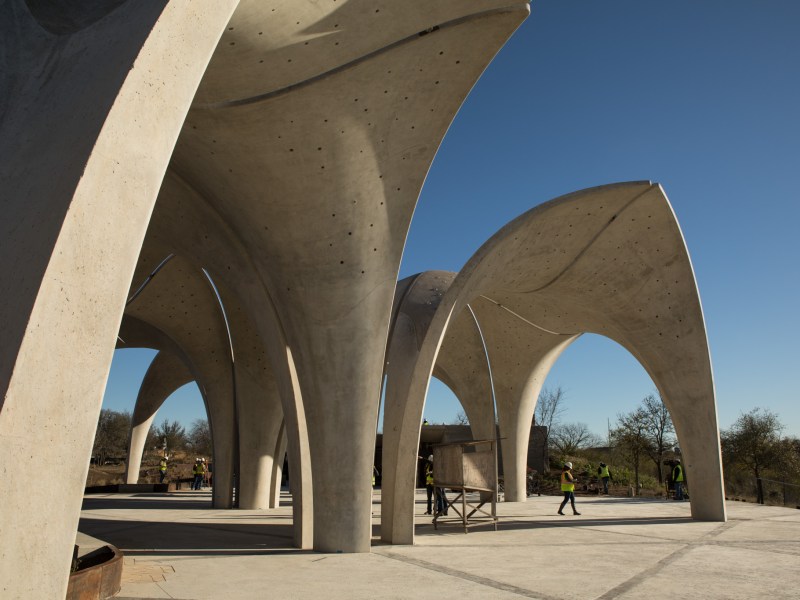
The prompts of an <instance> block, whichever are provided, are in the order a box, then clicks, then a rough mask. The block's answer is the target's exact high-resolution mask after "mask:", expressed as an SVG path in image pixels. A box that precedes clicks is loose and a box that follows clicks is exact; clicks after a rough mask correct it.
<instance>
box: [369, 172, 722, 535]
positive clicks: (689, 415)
mask: <svg viewBox="0 0 800 600" xmlns="http://www.w3.org/2000/svg"><path fill="white" fill-rule="evenodd" d="M401 283H402V284H403V285H402V288H400V289H399V291H398V302H399V306H398V308H397V309H396V310H395V321H394V323H393V328H392V337H391V339H390V344H389V353H388V355H387V363H388V366H387V383H386V408H385V419H384V426H383V429H384V446H383V456H384V465H383V468H384V482H386V481H387V479H388V480H389V485H390V487H389V488H388V489H387V488H386V487H384V499H383V502H384V511H383V522H382V537H383V539H384V540H385V541H389V542H393V543H412V542H413V507H412V504H411V502H410V501H409V497H411V496H413V487H414V477H415V473H416V469H415V468H414V465H413V461H414V460H415V455H416V447H417V444H418V441H419V431H420V423H421V420H422V411H423V407H424V402H425V394H426V392H427V386H428V381H429V379H430V377H431V375H432V374H435V373H436V372H437V368H439V369H440V367H437V365H438V364H439V363H440V362H442V363H443V364H453V363H458V362H459V359H461V360H463V359H464V358H467V357H468V356H469V355H470V354H471V353H474V352H476V351H477V350H478V347H477V344H476V343H475V342H474V341H473V342H472V343H470V342H469V340H468V339H467V337H465V334H464V328H463V326H461V327H459V326H458V323H459V322H461V321H462V320H463V315H464V313H466V312H469V314H470V316H474V318H475V320H476V323H478V324H479V327H480V331H481V333H482V337H483V342H484V343H485V346H486V353H487V356H488V361H489V364H490V365H491V373H492V380H493V384H494V395H495V402H496V405H497V411H498V422H499V426H500V436H501V438H504V441H503V444H504V445H503V448H504V452H503V455H504V472H505V477H506V485H507V488H506V489H507V492H506V493H507V494H509V499H510V500H512V501H516V500H524V499H525V495H524V473H525V457H526V455H527V452H526V450H527V440H528V431H529V430H530V426H531V420H532V417H533V412H534V409H535V403H536V399H537V398H538V395H539V391H540V389H541V386H542V383H543V382H544V379H545V377H546V376H547V373H548V372H549V371H550V368H551V367H552V365H553V364H554V362H555V361H556V360H557V358H558V357H559V355H560V354H561V353H562V352H563V350H564V349H565V348H566V347H567V346H568V345H569V344H570V343H572V341H574V340H575V339H576V338H577V336H579V335H580V334H582V333H585V332H589V333H596V334H599V335H603V336H606V337H608V338H610V339H612V340H614V341H616V342H618V343H619V344H621V345H622V346H623V347H625V348H626V349H627V350H628V351H629V352H631V354H633V355H634V356H635V357H636V358H637V359H638V360H639V362H640V363H641V364H642V365H643V366H644V368H645V369H646V370H647V372H648V373H649V374H650V376H651V378H652V379H653V382H654V383H655V385H656V386H657V387H658V389H659V391H660V393H661V395H662V398H663V400H664V403H665V404H666V406H667V408H668V409H669V411H670V414H671V416H672V419H673V422H674V424H675V429H676V433H677V435H678V440H679V442H680V445H681V449H682V452H683V455H684V457H685V467H686V470H687V473H689V474H690V476H691V477H692V481H693V486H692V504H691V510H692V515H693V517H694V518H696V519H706V520H723V521H724V520H725V518H726V517H725V505H724V489H723V482H722V461H721V455H720V446H719V431H718V425H717V416H716V400H715V395H714V382H713V376H712V371H711V361H710V356H709V351H708V343H707V339H706V334H705V323H704V319H703V312H702V308H701V305H700V299H699V295H698V292H697V285H696V282H695V279H694V273H693V271H692V266H691V262H690V260H689V255H688V252H687V250H686V245H685V243H684V240H683V235H682V234H681V231H680V228H679V226H678V223H677V221H676V219H675V215H674V214H673V211H672V208H671V206H670V204H669V202H668V200H667V198H666V196H665V195H664V193H663V191H662V189H661V188H660V186H658V185H654V184H651V183H649V182H633V183H623V184H615V185H609V186H604V187H599V188H592V189H589V190H584V191H581V192H576V193H574V194H570V195H568V196H564V197H562V198H558V199H556V200H553V201H551V202H548V203H546V204H542V205H540V206H537V207H536V208H534V209H532V210H531V211H529V212H527V213H525V214H524V215H522V216H521V217H519V218H517V219H515V220H514V221H512V222H511V223H509V224H508V225H507V226H506V227H504V228H503V229H501V230H500V231H499V232H498V233H497V234H495V235H494V236H493V237H492V238H491V239H490V240H489V241H487V242H486V244H484V246H483V247H481V249H480V250H479V251H478V252H477V253H476V254H475V255H474V256H473V257H472V258H471V259H470V261H469V262H468V263H467V264H466V266H465V267H464V269H463V270H462V271H461V272H460V273H459V274H458V276H457V277H455V278H453V277H452V274H442V273H439V272H432V273H424V274H422V275H419V276H416V277H415V278H410V281H409V282H401ZM451 327H453V330H452V333H451V329H450V328H451ZM445 340H447V341H446V342H445ZM445 352H447V353H448V354H449V353H452V355H449V356H443V355H444V353H445ZM440 357H441V358H440ZM451 387H453V389H454V391H455V390H457V389H458V386H451ZM486 402H487V403H488V402H490V399H489V398H487V399H486ZM465 406H466V405H465ZM412 453H413V455H412Z"/></svg>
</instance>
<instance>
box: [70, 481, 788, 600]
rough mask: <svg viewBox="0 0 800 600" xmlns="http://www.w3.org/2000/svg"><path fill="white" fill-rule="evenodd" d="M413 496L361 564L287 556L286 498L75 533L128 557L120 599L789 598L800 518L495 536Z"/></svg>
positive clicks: (548, 515)
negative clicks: (442, 517)
mask: <svg viewBox="0 0 800 600" xmlns="http://www.w3.org/2000/svg"><path fill="white" fill-rule="evenodd" d="M423 496H424V494H422V493H418V494H417V498H416V510H417V537H416V545H415V546H390V545H385V544H381V543H380V541H379V539H380V538H379V536H378V532H379V531H378V515H379V512H380V496H379V493H376V498H375V513H374V514H375V517H376V518H375V523H376V524H375V526H374V528H373V532H374V534H375V538H374V540H373V548H372V552H371V553H369V554H324V553H318V552H310V551H300V550H297V549H294V548H292V546H291V534H292V532H291V521H292V514H291V506H290V497H289V496H288V495H284V497H283V501H282V502H281V507H280V508H279V509H275V510H271V511H244V510H213V509H211V508H209V506H210V494H209V493H208V492H206V491H200V492H190V491H186V492H175V493H169V494H131V495H121V494H117V495H113V496H97V495H93V496H87V497H86V498H85V499H84V510H83V513H82V518H81V523H80V527H79V529H80V531H81V532H82V533H81V534H79V541H78V543H79V544H83V543H86V544H91V543H92V540H91V539H89V538H87V537H86V535H85V534H88V535H89V536H93V537H95V538H100V539H102V540H105V541H107V542H109V543H112V544H114V545H116V546H117V547H119V548H120V549H122V550H123V552H124V554H125V562H124V570H123V585H122V590H121V592H120V594H119V598H140V599H142V598H178V599H182V600H201V599H223V598H224V599H228V598H230V599H251V598H252V599H255V598H258V599H262V598H280V599H281V600H292V599H301V598H302V599H305V598H326V599H339V598H342V599H361V598H369V599H379V598H380V599H382V598H386V599H388V598H423V597H427V598H437V599H438V600H442V599H449V598H458V599H459V600H468V599H486V598H497V599H509V600H510V599H513V598H538V599H541V600H555V599H590V598H591V599H602V600H606V599H612V598H620V599H622V598H624V599H634V598H647V599H659V598H670V599H671V600H672V599H674V598H704V599H705V598H710V599H713V598H719V599H723V598H724V599H731V598H747V599H751V598H771V599H775V598H799V597H800V510H796V509H789V508H776V507H765V506H758V505H754V504H743V503H740V502H729V503H728V516H729V521H728V522H727V523H704V522H695V521H692V520H691V519H690V518H689V504H688V502H686V503H679V502H669V501H659V500H644V499H642V500H639V499H635V498H607V497H602V498H596V497H595V498H583V497H579V498H578V510H580V511H581V513H582V514H581V516H572V514H571V511H569V509H567V515H568V516H564V517H561V516H558V515H556V514H555V513H556V509H557V506H558V503H559V498H557V497H554V496H541V497H532V498H529V499H528V502H525V503H508V504H505V503H500V504H498V505H497V507H498V515H499V517H500V523H499V526H498V531H496V532H495V531H494V530H493V528H492V527H491V526H480V527H476V528H474V529H472V530H471V531H470V532H469V533H468V534H464V533H463V530H462V529H461V528H459V527H457V526H453V525H450V526H442V527H440V529H439V530H438V531H436V530H434V528H433V526H432V525H431V522H430V517H426V516H425V515H423V514H422V513H423V511H424V510H425V506H424V497H423Z"/></svg>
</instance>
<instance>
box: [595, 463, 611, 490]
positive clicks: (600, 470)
mask: <svg viewBox="0 0 800 600" xmlns="http://www.w3.org/2000/svg"><path fill="white" fill-rule="evenodd" d="M597 476H598V477H600V480H601V481H602V482H603V493H604V494H606V495H608V482H609V481H610V480H611V479H614V478H613V477H612V476H611V471H609V470H608V465H607V464H606V463H604V462H601V463H600V466H599V467H597Z"/></svg>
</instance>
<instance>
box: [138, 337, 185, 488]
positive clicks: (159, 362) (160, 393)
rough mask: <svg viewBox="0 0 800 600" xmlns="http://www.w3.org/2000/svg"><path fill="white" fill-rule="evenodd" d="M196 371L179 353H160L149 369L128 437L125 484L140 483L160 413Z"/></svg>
mask: <svg viewBox="0 0 800 600" xmlns="http://www.w3.org/2000/svg"><path fill="white" fill-rule="evenodd" d="M193 380H194V378H193V377H192V373H191V372H190V371H189V369H188V368H187V367H186V364H185V363H184V362H183V360H181V359H180V358H179V357H178V356H176V355H174V354H172V353H169V352H163V351H161V352H159V353H158V354H156V355H155V357H153V362H151V363H150V366H149V367H148V368H147V372H146V373H145V375H144V379H142V385H141V387H140V388H139V393H138V394H137V396H136V404H135V405H134V407H133V416H132V417H131V431H130V435H129V436H128V460H127V462H126V463H125V464H126V467H125V483H137V482H138V481H139V470H140V467H141V464H142V453H143V452H144V444H145V440H146V439H147V433H148V432H149V431H150V426H151V425H152V424H153V420H154V419H155V417H156V412H158V409H159V408H161V405H162V404H164V401H165V400H166V399H167V398H169V397H170V396H171V395H172V393H173V392H175V391H176V390H178V389H179V388H181V387H183V386H184V385H186V384H187V383H189V382H191V381H193Z"/></svg>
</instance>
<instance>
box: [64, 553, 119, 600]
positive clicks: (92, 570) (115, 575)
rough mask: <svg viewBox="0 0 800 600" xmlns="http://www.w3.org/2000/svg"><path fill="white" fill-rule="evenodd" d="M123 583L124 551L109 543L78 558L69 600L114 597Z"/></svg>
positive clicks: (71, 576)
mask: <svg viewBox="0 0 800 600" xmlns="http://www.w3.org/2000/svg"><path fill="white" fill-rule="evenodd" d="M121 585H122V552H121V551H120V550H119V549H117V548H115V547H114V546H112V545H110V544H109V545H107V546H103V547H102V548H98V549H97V550H94V551H93V552H90V553H89V554H86V555H85V556H82V557H81V558H80V559H78V570H77V571H74V572H72V573H71V574H70V576H69V584H68V586H67V600H104V599H105V598H112V597H114V596H116V595H117V594H118V593H119V590H120V587H121Z"/></svg>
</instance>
